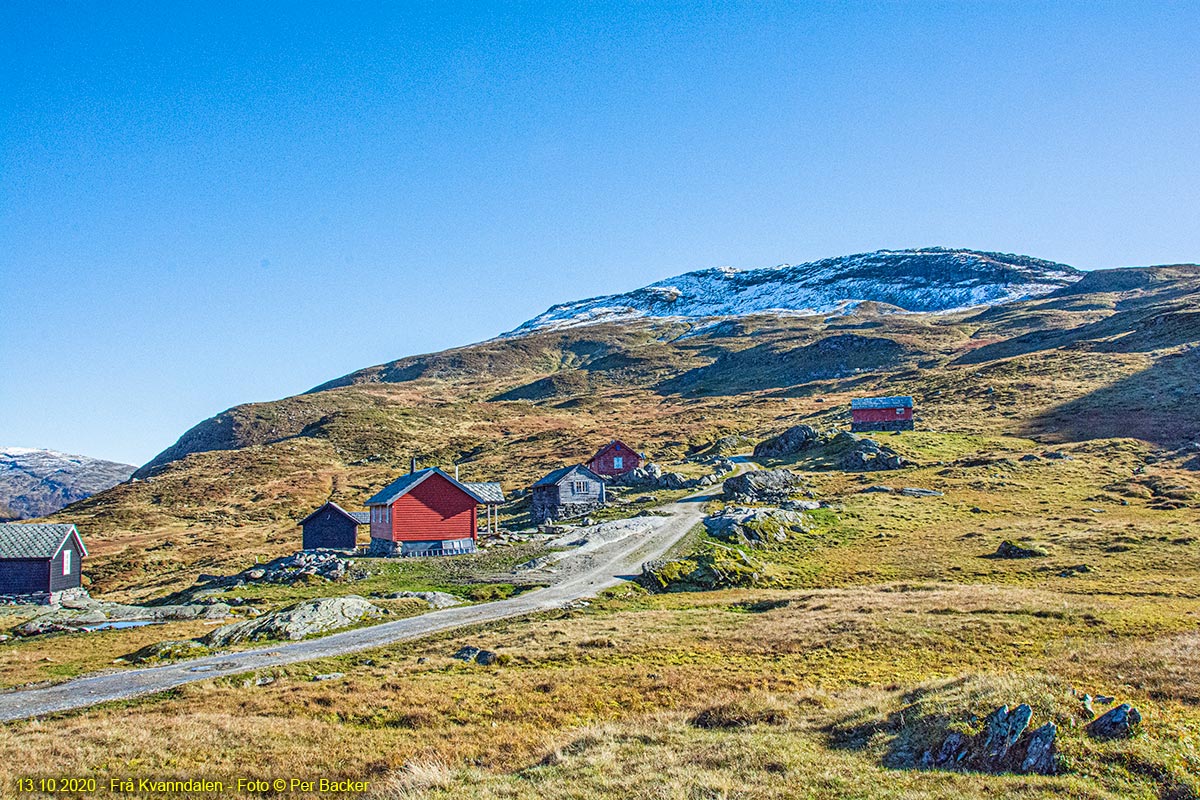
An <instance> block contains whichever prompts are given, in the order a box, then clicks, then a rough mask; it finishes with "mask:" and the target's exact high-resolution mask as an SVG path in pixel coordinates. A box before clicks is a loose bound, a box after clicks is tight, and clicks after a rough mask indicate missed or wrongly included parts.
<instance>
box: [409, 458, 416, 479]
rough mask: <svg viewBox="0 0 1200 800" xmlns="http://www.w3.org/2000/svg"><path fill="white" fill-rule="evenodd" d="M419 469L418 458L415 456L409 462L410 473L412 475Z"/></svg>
mask: <svg viewBox="0 0 1200 800" xmlns="http://www.w3.org/2000/svg"><path fill="white" fill-rule="evenodd" d="M416 471H417V458H416V456H413V460H412V461H410V462H409V464H408V474H409V475H411V474H413V473H414V472H416Z"/></svg>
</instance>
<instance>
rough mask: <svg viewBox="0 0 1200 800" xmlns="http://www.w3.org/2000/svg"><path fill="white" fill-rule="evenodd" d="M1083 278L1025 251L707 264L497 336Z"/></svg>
mask: <svg viewBox="0 0 1200 800" xmlns="http://www.w3.org/2000/svg"><path fill="white" fill-rule="evenodd" d="M1082 276H1083V273H1082V272H1080V271H1079V270H1076V269H1075V268H1074V267H1070V266H1067V265H1066V264H1058V263H1055V262H1053V261H1045V260H1042V259H1038V258H1031V257H1029V256H1021V255H1013V254H1010V253H987V252H980V251H975V250H951V249H946V248H938V247H934V248H922V249H916V250H878V251H876V252H873V253H860V254H857V255H852V256H840V257H837V258H827V259H822V260H821V261H813V262H809V263H807V264H780V265H778V266H775V267H762V268H757V269H746V270H739V269H735V268H733V267H711V268H708V269H701V270H696V271H694V272H688V273H685V274H683V275H679V276H677V277H675V278H668V279H667V280H663V281H658V282H657V283H652V284H650V285H649V286H646V287H643V288H641V289H636V290H634V291H632V292H626V293H624V294H616V295H607V296H604V297H593V298H589V299H587V300H579V301H575V302H571V303H562V304H559V305H556V306H553V307H551V308H550V309H549V310H547V311H546V312H545V313H543V314H540V315H538V316H537V317H534V318H533V319H531V320H529V321H528V322H526V323H524V324H523V325H521V326H520V327H518V328H516V329H515V330H513V331H511V332H509V333H508V334H505V335H506V336H519V335H523V334H526V333H532V332H534V331H538V330H546V329H554V328H565V327H574V326H577V325H589V324H595V323H599V322H614V321H621V320H628V319H637V318H642V317H676V318H679V317H682V318H705V317H728V316H740V315H744V314H762V313H773V314H797V315H810V314H838V313H848V312H849V311H850V310H852V309H853V308H854V307H856V306H858V305H859V304H860V303H863V302H876V303H883V304H886V305H889V306H894V307H895V308H897V309H898V310H900V311H910V312H946V311H954V310H959V309H963V308H971V307H974V306H986V305H998V304H1000V303H1008V302H1012V301H1015V300H1023V299H1026V298H1029V297H1037V296H1039V295H1043V294H1049V293H1050V292H1052V291H1054V290H1056V289H1059V288H1061V287H1063V286H1066V285H1068V284H1070V283H1073V282H1074V281H1076V280H1079V278H1081V277H1082Z"/></svg>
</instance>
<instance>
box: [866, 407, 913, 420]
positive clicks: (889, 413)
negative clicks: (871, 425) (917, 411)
mask: <svg viewBox="0 0 1200 800" xmlns="http://www.w3.org/2000/svg"><path fill="white" fill-rule="evenodd" d="M896 411H899V412H900V413H899V414H897V413H896ZM850 417H851V419H853V420H854V421H855V422H891V421H893V420H897V419H912V418H913V410H912V409H911V408H900V409H896V408H856V409H854V410H853V411H851V412H850Z"/></svg>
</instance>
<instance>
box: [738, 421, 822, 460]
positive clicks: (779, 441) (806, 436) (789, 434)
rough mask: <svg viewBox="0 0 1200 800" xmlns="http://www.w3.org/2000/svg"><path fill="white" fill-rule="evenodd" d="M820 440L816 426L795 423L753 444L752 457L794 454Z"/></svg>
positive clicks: (814, 444)
mask: <svg viewBox="0 0 1200 800" xmlns="http://www.w3.org/2000/svg"><path fill="white" fill-rule="evenodd" d="M820 441H821V434H820V432H819V431H818V430H817V429H816V428H814V427H812V426H811V425H796V426H794V427H791V428H788V429H787V430H786V431H784V432H783V433H781V434H779V435H778V436H772V437H771V438H770V439H766V440H765V441H762V442H759V443H758V444H757V445H755V447H754V457H755V458H777V457H779V456H790V455H795V454H796V453H800V452H803V451H804V450H807V449H808V448H810V447H814V446H816V445H817V444H819V443H820Z"/></svg>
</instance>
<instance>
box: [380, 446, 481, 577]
mask: <svg viewBox="0 0 1200 800" xmlns="http://www.w3.org/2000/svg"><path fill="white" fill-rule="evenodd" d="M499 489H500V487H499V484H490V483H488V484H476V483H460V482H459V481H457V480H455V479H454V478H452V477H450V476H449V475H447V474H446V473H445V472H442V471H441V470H440V469H438V468H437V467H431V468H429V469H422V470H416V471H414V472H411V473H409V474H408V475H405V476H404V477H402V478H398V479H397V480H394V481H392V482H391V483H390V484H388V485H387V486H386V487H384V488H383V489H382V490H381V491H379V492H378V493H377V494H376V495H375V496H374V497H372V498H371V499H370V500H368V501H367V503H366V505H367V508H369V509H370V515H371V522H370V524H371V549H370V553H371V554H372V555H382V556H392V555H401V556H440V555H455V554H459V553H470V552H474V550H475V541H476V539H477V537H478V535H479V534H478V531H479V528H478V526H479V517H478V507H479V506H480V505H485V506H493V505H498V504H499V503H500V502H503V499H504V497H503V494H501V492H500V490H499Z"/></svg>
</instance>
